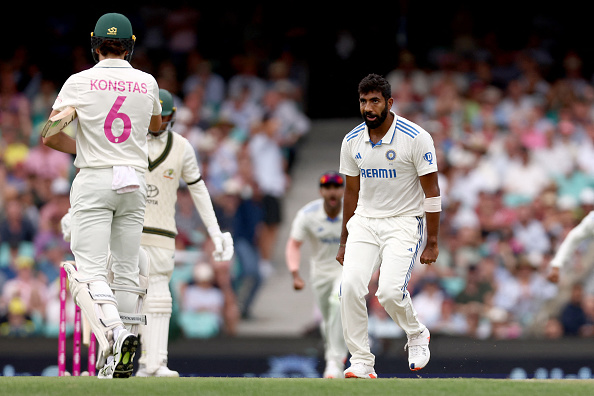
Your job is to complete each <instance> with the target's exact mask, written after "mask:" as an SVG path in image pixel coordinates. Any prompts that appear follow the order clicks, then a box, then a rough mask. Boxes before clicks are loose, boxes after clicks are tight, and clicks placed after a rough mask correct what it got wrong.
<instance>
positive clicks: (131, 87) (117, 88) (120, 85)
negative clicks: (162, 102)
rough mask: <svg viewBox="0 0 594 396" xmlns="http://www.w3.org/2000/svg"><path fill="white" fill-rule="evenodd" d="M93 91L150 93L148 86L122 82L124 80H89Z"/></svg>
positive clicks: (134, 82) (142, 83)
mask: <svg viewBox="0 0 594 396" xmlns="http://www.w3.org/2000/svg"><path fill="white" fill-rule="evenodd" d="M89 82H90V84H91V87H90V89H91V91H111V92H129V93H140V94H146V93H148V86H147V84H146V83H144V82H141V83H139V82H136V81H122V80H98V79H91V80H89Z"/></svg>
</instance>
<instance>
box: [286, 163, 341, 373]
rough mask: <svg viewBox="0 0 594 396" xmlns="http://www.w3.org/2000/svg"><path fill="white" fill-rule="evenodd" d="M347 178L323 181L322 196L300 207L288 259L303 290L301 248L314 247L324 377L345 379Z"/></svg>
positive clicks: (313, 272) (332, 177) (313, 275)
mask: <svg viewBox="0 0 594 396" xmlns="http://www.w3.org/2000/svg"><path fill="white" fill-rule="evenodd" d="M343 193H344V177H342V176H341V175H340V174H339V173H336V172H327V173H324V174H323V175H322V176H321V178H320V195H321V196H322V198H318V199H316V200H314V201H312V202H310V203H308V204H307V205H305V206H304V207H303V208H301V209H300V210H299V211H298V212H297V215H296V216H295V219H294V220H293V224H292V226H291V234H290V236H289V239H288V241H287V246H286V249H285V256H286V260H287V267H288V268H289V271H291V274H292V276H293V288H294V289H295V290H301V289H303V288H304V287H305V281H304V280H303V278H302V277H301V275H300V274H299V267H300V261H301V251H300V249H301V246H302V245H303V243H304V242H305V241H309V243H310V246H311V248H312V249H311V250H312V253H311V259H310V276H309V278H310V279H311V283H312V285H313V293H314V297H315V300H316V304H317V306H318V308H319V309H320V312H321V313H322V323H321V330H322V336H323V338H324V357H325V363H326V367H325V369H324V378H343V370H344V363H345V361H346V358H347V353H348V350H347V347H346V344H345V343H344V337H343V335H342V322H341V320H340V301H339V299H338V295H339V290H340V280H341V277H342V267H341V266H340V265H339V264H338V263H337V262H336V245H337V244H338V243H339V242H340V233H341V230H342V195H343Z"/></svg>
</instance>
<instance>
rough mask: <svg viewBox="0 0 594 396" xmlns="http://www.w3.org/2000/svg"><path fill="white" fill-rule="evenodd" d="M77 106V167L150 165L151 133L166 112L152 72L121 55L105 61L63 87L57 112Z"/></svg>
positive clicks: (71, 77)
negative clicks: (148, 138) (154, 122)
mask: <svg viewBox="0 0 594 396" xmlns="http://www.w3.org/2000/svg"><path fill="white" fill-rule="evenodd" d="M66 106H72V107H74V108H76V113H77V115H78V127H77V131H76V159H75V160H74V165H75V166H76V167H77V168H108V167H112V166H114V165H126V166H132V167H134V168H135V169H136V170H138V171H140V172H145V171H146V169H147V166H148V152H147V143H146V133H147V131H148V127H149V123H150V120H151V117H152V116H153V115H158V114H161V103H160V102H159V87H158V85H157V81H156V80H155V78H154V77H153V76H151V75H150V74H148V73H145V72H143V71H140V70H137V69H134V68H133V67H132V66H131V65H130V64H129V63H128V62H127V61H125V60H122V59H105V60H102V61H101V62H99V63H97V64H96V65H95V66H94V67H92V68H90V69H88V70H84V71H82V72H79V73H76V74H73V75H72V76H70V77H69V78H68V80H66V82H65V83H64V86H63V87H62V89H61V90H60V93H59V94H58V97H57V98H56V101H55V102H54V105H53V109H54V110H63V109H64V108H65V107H66Z"/></svg>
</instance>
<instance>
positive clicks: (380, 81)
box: [359, 73, 392, 102]
mask: <svg viewBox="0 0 594 396" xmlns="http://www.w3.org/2000/svg"><path fill="white" fill-rule="evenodd" d="M375 91H378V92H380V93H381V94H382V96H383V97H384V99H385V100H386V102H387V101H388V99H390V98H391V97H392V87H391V86H390V83H389V82H388V80H386V79H385V78H384V77H382V76H380V75H379V74H373V73H372V74H369V75H367V76H366V77H365V78H363V80H361V82H360V83H359V95H362V94H367V93H369V92H375Z"/></svg>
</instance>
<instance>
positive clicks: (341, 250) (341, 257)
mask: <svg viewBox="0 0 594 396" xmlns="http://www.w3.org/2000/svg"><path fill="white" fill-rule="evenodd" d="M345 249H346V248H345V246H339V247H338V253H336V261H338V262H339V263H340V265H344V251H345Z"/></svg>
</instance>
